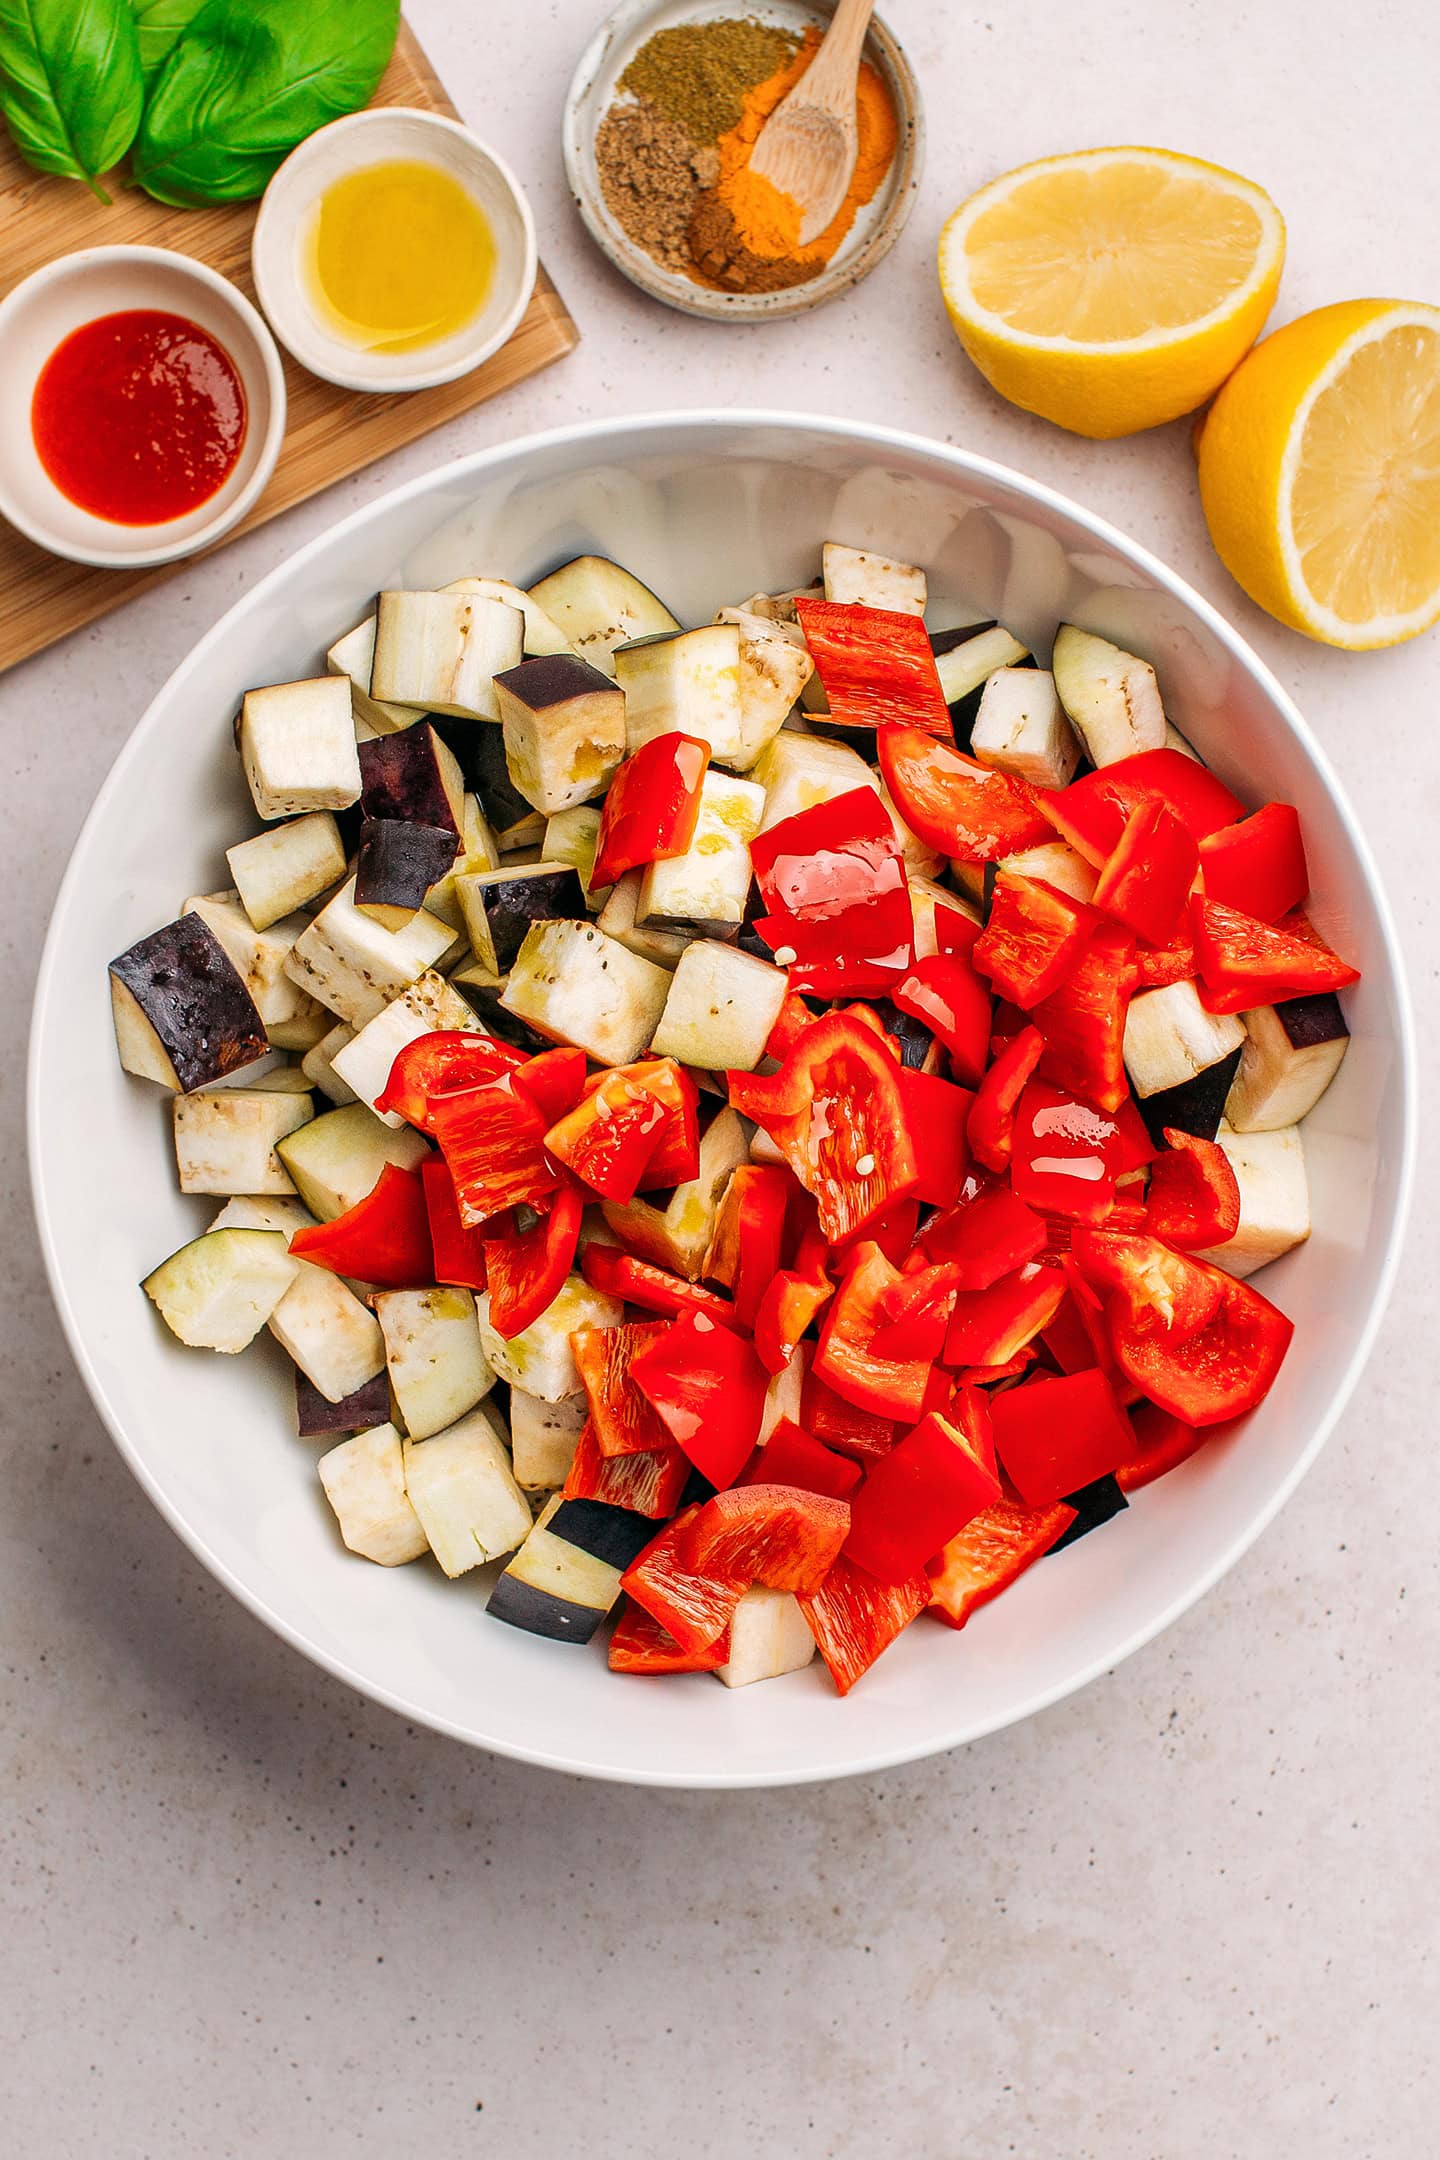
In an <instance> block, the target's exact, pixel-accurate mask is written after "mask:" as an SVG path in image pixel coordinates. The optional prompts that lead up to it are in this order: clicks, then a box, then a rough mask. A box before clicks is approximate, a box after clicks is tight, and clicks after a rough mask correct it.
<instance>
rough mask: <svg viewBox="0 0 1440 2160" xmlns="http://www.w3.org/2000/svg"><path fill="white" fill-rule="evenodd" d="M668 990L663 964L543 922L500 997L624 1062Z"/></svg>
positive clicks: (568, 1039)
mask: <svg viewBox="0 0 1440 2160" xmlns="http://www.w3.org/2000/svg"><path fill="white" fill-rule="evenodd" d="M669 990H670V977H669V976H668V975H667V974H666V972H665V970H664V969H663V968H659V967H655V966H654V965H653V964H652V963H651V962H650V961H649V960H642V959H640V958H639V956H638V955H637V954H635V953H632V952H627V951H626V949H625V947H624V946H623V945H620V944H617V943H616V941H615V940H614V939H613V938H608V937H606V936H605V935H604V933H603V932H602V931H600V930H598V929H596V928H595V927H594V926H593V925H592V924H590V923H588V922H587V923H578V922H549V923H535V924H533V925H532V927H531V928H530V929H529V930H527V931H526V933H525V940H524V943H523V944H522V945H521V947H520V950H519V953H518V954H517V955H516V959H515V965H514V967H513V968H512V969H511V971H510V980H509V982H508V983H507V984H506V986H505V991H504V995H503V996H502V998H501V1000H500V1002H501V1004H502V1005H503V1006H504V1008H505V1010H506V1011H507V1012H510V1013H513V1014H514V1015H515V1017H516V1018H517V1019H519V1020H523V1021H525V1022H526V1023H527V1025H529V1026H530V1027H533V1028H534V1029H535V1030H536V1031H537V1032H538V1033H539V1034H541V1035H544V1036H545V1037H547V1039H548V1040H549V1041H551V1042H558V1043H574V1044H576V1045H577V1046H578V1047H579V1048H580V1049H581V1050H583V1051H584V1052H585V1053H586V1055H587V1056H589V1057H593V1058H594V1059H596V1060H597V1062H598V1063H600V1064H602V1065H629V1064H631V1063H632V1062H633V1061H634V1060H635V1059H636V1058H638V1057H639V1055H640V1053H641V1052H642V1050H645V1049H647V1048H648V1047H649V1044H650V1041H651V1039H652V1037H653V1036H654V1033H655V1028H656V1025H657V1023H658V1021H659V1019H660V1015H661V1013H662V1012H663V1011H664V1009H665V999H666V997H667V996H668V994H669ZM522 1385H523V1383H522Z"/></svg>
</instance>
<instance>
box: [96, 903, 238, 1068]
mask: <svg viewBox="0 0 1440 2160" xmlns="http://www.w3.org/2000/svg"><path fill="white" fill-rule="evenodd" d="M110 1004H111V1012H112V1016H113V1018H114V1022H115V1046H116V1049H117V1050H118V1051H119V1054H120V1063H121V1064H122V1065H123V1066H124V1068H125V1070H126V1072H130V1073H135V1074H137V1075H138V1077H139V1078H140V1079H142V1080H158V1081H159V1083H160V1085H161V1086H162V1087H167V1088H173V1089H174V1090H175V1091H176V1092H177V1093H185V1094H188V1093H189V1092H190V1091H191V1090H192V1089H194V1088H203V1087H209V1086H211V1085H212V1084H213V1083H214V1082H215V1081H216V1080H223V1079H224V1078H226V1076H227V1075H228V1074H230V1073H234V1072H240V1071H243V1069H244V1068H245V1066H247V1065H253V1064H254V1062H255V1060H256V1059H257V1058H261V1057H264V1056H265V1054H266V1052H267V1051H268V1049H269V1047H270V1045H269V1043H268V1041H267V1040H266V1035H265V1024H264V1022H263V1021H262V1020H261V1018H260V1014H259V1013H258V1011H257V1010H256V1007H255V1000H254V998H253V997H252V996H251V995H250V992H249V991H248V990H247V989H246V987H245V982H244V978H243V977H242V976H241V974H240V972H239V970H238V969H237V968H236V966H235V963H234V961H233V960H232V959H231V958H230V956H229V954H228V953H227V952H226V950H225V948H224V946H223V945H222V944H221V943H220V940H219V939H218V938H217V937H216V935H215V932H214V931H213V930H212V929H211V927H210V925H209V924H208V923H207V922H205V921H204V920H203V919H202V917H200V916H199V915H182V916H181V917H180V919H179V920H178V922H173V923H167V924H166V925H165V927H164V929H163V930H156V931H155V932H153V934H152V935H151V936H150V937H145V938H141V939H140V940H139V942H138V943H137V944H135V945H132V946H131V947H130V949H129V951H128V952H123V953H121V954H120V955H119V957H118V958H117V959H115V960H112V961H111V963H110Z"/></svg>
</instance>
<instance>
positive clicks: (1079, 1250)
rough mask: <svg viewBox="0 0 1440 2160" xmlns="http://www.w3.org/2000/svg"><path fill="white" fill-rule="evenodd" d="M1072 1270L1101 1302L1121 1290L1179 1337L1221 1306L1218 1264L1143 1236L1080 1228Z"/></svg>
mask: <svg viewBox="0 0 1440 2160" xmlns="http://www.w3.org/2000/svg"><path fill="white" fill-rule="evenodd" d="M1069 1272H1070V1275H1071V1279H1072V1281H1073V1280H1074V1279H1075V1278H1076V1277H1077V1276H1078V1277H1079V1278H1081V1279H1083V1280H1084V1281H1085V1282H1086V1283H1088V1285H1089V1286H1090V1288H1091V1289H1092V1290H1093V1291H1094V1292H1095V1293H1096V1294H1097V1295H1098V1296H1099V1297H1100V1298H1101V1299H1102V1300H1105V1301H1108V1299H1109V1297H1110V1295H1111V1293H1112V1292H1113V1291H1118V1292H1120V1293H1121V1295H1122V1296H1123V1298H1124V1300H1125V1302H1126V1304H1127V1305H1128V1306H1130V1307H1131V1308H1132V1309H1134V1310H1136V1311H1140V1312H1145V1313H1147V1314H1150V1315H1152V1316H1153V1317H1154V1319H1155V1320H1156V1321H1157V1322H1158V1324H1159V1325H1160V1326H1162V1327H1164V1328H1165V1329H1166V1330H1167V1331H1168V1332H1169V1333H1170V1334H1171V1336H1172V1338H1173V1339H1175V1340H1177V1341H1178V1340H1182V1339H1183V1338H1184V1337H1185V1336H1187V1335H1193V1334H1195V1333H1196V1332H1197V1331H1198V1330H1199V1329H1201V1328H1203V1327H1205V1326H1206V1325H1207V1324H1208V1323H1209V1322H1210V1321H1211V1320H1213V1319H1214V1317H1215V1315H1216V1313H1217V1312H1218V1311H1219V1310H1220V1304H1221V1283H1220V1275H1221V1271H1220V1269H1219V1268H1214V1267H1208V1266H1205V1265H1204V1264H1203V1263H1201V1262H1199V1261H1196V1260H1192V1259H1190V1258H1189V1257H1188V1255H1186V1254H1184V1253H1177V1252H1172V1251H1171V1250H1170V1247H1169V1246H1168V1245H1162V1244H1161V1243H1160V1240H1159V1239H1158V1238H1154V1237H1148V1236H1145V1235H1143V1234H1132V1233H1122V1232H1120V1231H1115V1230H1077V1231H1076V1232H1075V1235H1074V1239H1073V1241H1072V1246H1071V1252H1070V1269H1069ZM1227 1279H1228V1278H1227ZM1108 1332H1109V1330H1108V1328H1107V1333H1108ZM1101 1362H1102V1363H1103V1362H1104V1361H1103V1359H1102V1361H1101Z"/></svg>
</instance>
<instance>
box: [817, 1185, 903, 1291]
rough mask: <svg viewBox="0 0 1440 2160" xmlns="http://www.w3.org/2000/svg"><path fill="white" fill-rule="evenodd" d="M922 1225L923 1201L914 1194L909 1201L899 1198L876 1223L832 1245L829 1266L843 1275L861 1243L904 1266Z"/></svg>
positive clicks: (893, 1264) (898, 1265)
mask: <svg viewBox="0 0 1440 2160" xmlns="http://www.w3.org/2000/svg"><path fill="white" fill-rule="evenodd" d="M919 1228H920V1203H919V1201H918V1200H917V1199H916V1198H915V1197H914V1195H913V1194H912V1195H911V1196H910V1198H909V1199H907V1200H897V1201H896V1202H895V1204H894V1206H893V1207H888V1208H886V1210H885V1212H884V1214H883V1215H877V1216H876V1218H875V1220H874V1222H872V1223H869V1224H867V1225H866V1227H865V1229H864V1230H861V1231H857V1232H856V1234H855V1235H854V1237H848V1238H845V1239H843V1240H842V1241H841V1243H840V1244H838V1245H834V1246H832V1247H831V1248H830V1254H829V1262H828V1265H829V1269H830V1273H831V1275H832V1276H833V1277H836V1278H837V1279H838V1277H839V1276H840V1275H841V1274H843V1272H844V1270H845V1267H846V1266H847V1264H848V1262H849V1259H850V1255H851V1253H852V1252H854V1250H855V1247H856V1246H857V1245H877V1246H878V1247H879V1248H880V1250H881V1252H882V1253H884V1255H885V1258H886V1259H887V1260H888V1261H889V1262H890V1265H891V1267H897V1268H898V1267H903V1266H904V1265H905V1261H906V1257H907V1255H908V1254H909V1252H910V1250H911V1248H912V1247H913V1245H914V1243H915V1237H916V1233H917V1231H918V1230H919Z"/></svg>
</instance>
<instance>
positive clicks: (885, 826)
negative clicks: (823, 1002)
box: [750, 787, 915, 997]
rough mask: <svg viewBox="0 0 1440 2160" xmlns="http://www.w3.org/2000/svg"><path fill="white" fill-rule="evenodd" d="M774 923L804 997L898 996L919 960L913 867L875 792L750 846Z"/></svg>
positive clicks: (766, 930) (765, 921) (836, 802)
mask: <svg viewBox="0 0 1440 2160" xmlns="http://www.w3.org/2000/svg"><path fill="white" fill-rule="evenodd" d="M750 861H751V865H752V867H753V869H754V872H755V876H756V879H757V880H758V882H759V886H760V897H761V899H762V901H763V902H764V904H765V907H766V909H767V911H768V912H767V914H766V915H765V916H764V917H762V918H761V919H760V920H759V921H757V923H756V925H755V928H756V929H757V930H758V931H759V933H760V935H761V937H762V938H764V940H765V942H766V944H767V945H768V946H769V947H770V949H771V950H772V952H774V953H775V954H776V955H777V958H779V957H780V956H781V955H787V956H788V957H785V958H783V959H781V961H780V964H781V965H782V966H783V967H784V968H785V969H786V972H787V974H788V975H789V978H790V981H791V983H792V984H793V985H794V988H795V990H797V991H805V992H808V993H809V994H810V995H811V996H814V997H843V996H845V995H846V994H847V993H849V992H850V991H852V990H877V989H878V990H888V988H889V986H890V985H891V984H892V983H893V982H894V981H895V979H896V978H897V977H898V976H900V975H902V974H904V972H905V971H906V969H907V968H908V967H909V966H910V964H911V961H912V960H913V958H914V952H915V925H914V919H913V916H912V914H911V908H910V888H909V884H908V881H907V878H906V874H905V860H904V857H903V856H902V854H901V852H900V842H899V840H898V839H897V838H896V834H895V827H894V825H893V824H892V822H891V819H890V813H889V811H888V810H887V809H886V807H885V805H884V803H883V802H882V801H881V800H880V797H879V796H878V795H877V794H876V792H875V790H874V789H873V788H870V787H857V788H852V789H850V791H849V792H848V793H847V794H844V795H837V796H835V797H833V798H832V800H830V801H829V802H822V803H816V804H815V805H814V807H813V808H812V809H809V810H800V811H797V812H796V814H795V815H794V816H793V817H788V818H782V819H781V821H780V823H779V824H778V825H772V826H771V827H770V829H769V831H768V832H763V833H760V834H759V835H758V836H757V837H756V838H755V839H754V840H752V841H751V843H750Z"/></svg>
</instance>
